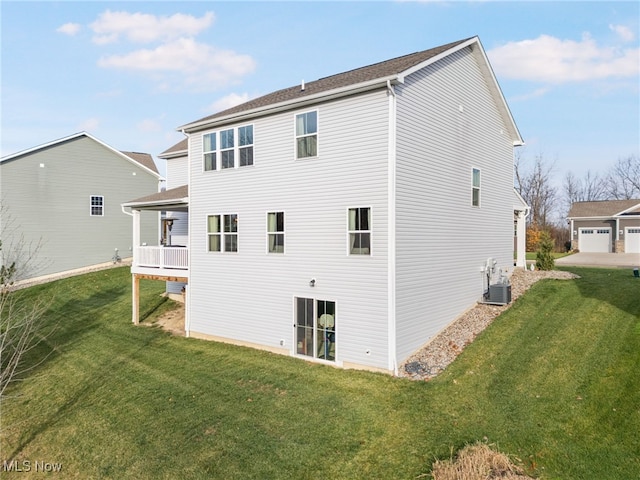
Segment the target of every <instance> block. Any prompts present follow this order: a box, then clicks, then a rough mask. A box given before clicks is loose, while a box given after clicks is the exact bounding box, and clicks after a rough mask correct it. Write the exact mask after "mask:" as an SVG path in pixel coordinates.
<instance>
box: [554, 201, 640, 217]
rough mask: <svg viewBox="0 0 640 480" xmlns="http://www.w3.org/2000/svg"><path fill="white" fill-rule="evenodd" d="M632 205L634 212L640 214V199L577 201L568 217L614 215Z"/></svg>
mask: <svg viewBox="0 0 640 480" xmlns="http://www.w3.org/2000/svg"><path fill="white" fill-rule="evenodd" d="M632 207H636V208H635V209H634V210H632V212H633V213H636V214H640V199H635V200H602V201H598V202H575V203H573V204H572V205H571V209H570V210H569V214H568V215H567V217H568V218H585V217H613V216H614V215H616V214H618V213H620V212H624V211H625V210H628V209H630V208H632Z"/></svg>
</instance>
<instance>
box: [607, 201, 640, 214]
mask: <svg viewBox="0 0 640 480" xmlns="http://www.w3.org/2000/svg"><path fill="white" fill-rule="evenodd" d="M638 207H640V203H638V204H637V205H633V206H632V207H629V208H627V209H626V210H623V211H621V212H618V213H615V214H614V215H613V216H614V217H617V216H620V215H624V214H625V213H627V212H630V211H631V210H635V209H636V208H638ZM639 215H640V214H639Z"/></svg>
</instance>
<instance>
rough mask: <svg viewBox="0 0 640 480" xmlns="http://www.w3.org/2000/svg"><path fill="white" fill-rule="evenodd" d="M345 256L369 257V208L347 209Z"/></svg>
mask: <svg viewBox="0 0 640 480" xmlns="http://www.w3.org/2000/svg"><path fill="white" fill-rule="evenodd" d="M347 254H348V255H365V256H370V255H371V207H350V208H348V209H347Z"/></svg>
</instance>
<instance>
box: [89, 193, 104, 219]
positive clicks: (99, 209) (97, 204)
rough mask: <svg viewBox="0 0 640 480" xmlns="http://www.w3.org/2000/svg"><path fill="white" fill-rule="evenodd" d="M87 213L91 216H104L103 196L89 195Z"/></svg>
mask: <svg viewBox="0 0 640 480" xmlns="http://www.w3.org/2000/svg"><path fill="white" fill-rule="evenodd" d="M89 215H90V216H92V217H104V197H103V196H102V195H91V197H90V199H89Z"/></svg>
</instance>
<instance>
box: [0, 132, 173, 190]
mask: <svg viewBox="0 0 640 480" xmlns="http://www.w3.org/2000/svg"><path fill="white" fill-rule="evenodd" d="M81 137H86V138H88V139H90V140H93V141H94V142H96V143H98V144H100V145H102V146H103V147H104V148H106V149H108V150H110V151H111V152H113V153H115V154H116V155H117V156H119V157H121V158H123V159H125V160H126V161H128V162H130V163H132V164H134V165H136V166H137V167H140V168H142V169H143V170H146V171H147V172H148V173H149V174H151V175H153V176H155V177H156V178H158V179H161V178H162V176H161V175H160V174H159V173H158V169H157V168H156V165H155V163H154V161H153V158H152V157H151V155H149V154H148V153H138V152H120V151H118V150H116V149H115V148H113V147H111V146H109V145H107V144H106V143H104V142H102V141H100V140H98V139H97V138H96V137H94V136H92V135H90V134H89V133H87V132H78V133H74V134H73V135H69V136H68V137H64V138H60V139H58V140H54V141H52V142H48V143H45V144H42V145H38V146H35V147H32V148H29V149H27V150H22V151H20V152H17V153H14V154H11V155H7V156H5V157H2V158H0V163H4V162H8V161H10V160H15V159H18V158H20V157H23V156H26V155H30V154H31V153H34V152H38V151H40V150H44V149H45V148H51V147H55V146H57V145H61V144H63V143H65V142H69V141H71V140H75V139H78V138H81Z"/></svg>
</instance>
